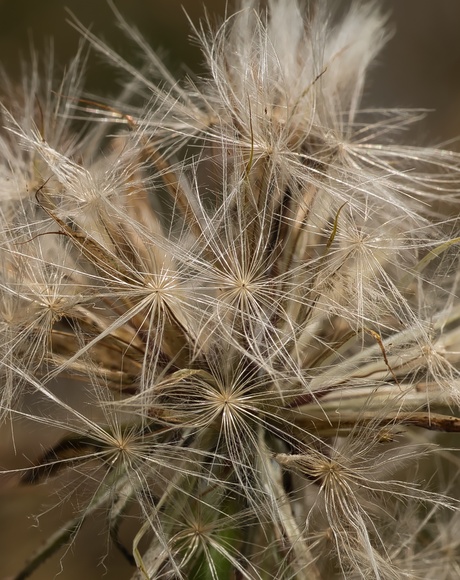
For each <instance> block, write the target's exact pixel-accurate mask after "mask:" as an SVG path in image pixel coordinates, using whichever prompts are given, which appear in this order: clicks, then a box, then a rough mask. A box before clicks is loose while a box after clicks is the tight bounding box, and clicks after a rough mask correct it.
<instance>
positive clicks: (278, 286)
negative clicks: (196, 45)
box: [0, 0, 460, 580]
mask: <svg viewBox="0 0 460 580" xmlns="http://www.w3.org/2000/svg"><path fill="white" fill-rule="evenodd" d="M113 10H114V13H115V15H116V17H117V18H118V19H119V23H120V24H121V26H122V28H123V29H124V30H125V32H126V33H127V34H128V35H129V36H130V37H131V38H132V40H133V41H135V42H136V43H137V44H138V46H139V47H140V48H141V49H142V50H143V52H144V54H145V66H144V67H142V68H140V69H139V68H135V67H133V66H132V65H131V64H129V63H128V62H127V61H125V60H124V59H123V58H122V57H121V56H119V55H118V54H116V53H115V52H114V51H112V50H111V49H110V48H109V47H108V46H107V45H105V44H103V43H102V42H101V41H99V40H98V39H97V38H96V37H94V36H93V35H92V33H91V32H89V31H88V30H86V29H84V28H83V27H82V26H81V25H80V24H79V23H78V22H76V23H75V26H76V27H77V28H79V29H80V30H81V31H82V34H83V35H84V36H85V37H86V38H87V39H88V40H89V42H90V43H91V45H92V47H93V49H95V50H96V51H99V52H101V53H102V54H104V55H105V56H106V57H107V58H108V59H109V60H110V61H111V62H112V63H113V64H114V66H116V67H117V68H118V69H121V70H122V71H124V72H125V73H127V74H128V75H130V76H131V79H130V81H129V82H127V83H126V87H125V89H124V91H123V93H122V94H121V95H120V97H119V99H117V100H116V101H115V102H107V103H105V104H104V103H103V101H101V102H96V101H94V99H93V100H91V101H90V100H89V99H87V98H84V97H83V96H82V94H81V88H80V87H81V82H80V80H81V68H80V65H79V63H80V61H81V56H79V57H78V58H77V59H76V60H75V62H74V63H72V65H71V66H70V67H69V69H68V71H67V73H66V75H65V76H64V78H63V80H62V81H60V83H59V82H58V83H57V85H54V84H53V81H52V78H53V75H52V73H51V72H49V73H48V76H45V77H43V78H44V80H43V79H42V78H40V77H39V73H38V72H37V71H38V69H37V67H36V66H35V65H34V68H33V71H34V72H33V75H32V79H33V81H32V82H31V84H30V86H27V85H26V86H25V87H24V95H22V99H21V102H20V104H19V105H18V103H16V102H13V103H12V102H11V101H12V99H13V97H12V95H7V96H6V97H5V99H4V106H3V109H2V121H3V123H2V124H3V126H4V129H3V130H2V133H1V134H0V150H1V153H2V155H1V160H0V179H1V180H2V184H3V187H2V194H1V195H2V197H1V199H0V219H1V221H2V227H1V234H0V236H1V247H0V248H1V249H0V251H1V253H2V256H1V261H0V263H1V264H2V266H1V276H2V281H1V303H0V316H1V321H0V324H1V326H2V334H1V343H0V353H1V363H2V392H1V405H2V407H1V415H2V417H3V418H4V419H5V420H6V419H14V418H16V417H18V418H22V419H23V420H27V421H32V422H36V423H38V424H43V425H45V426H47V427H49V428H50V429H51V430H54V431H56V430H57V431H58V432H59V433H60V435H59V437H58V440H57V441H56V442H55V443H54V444H51V445H46V446H45V448H44V449H43V452H42V454H41V456H40V457H38V458H37V460H36V461H35V462H34V463H33V465H32V466H31V465H30V464H29V465H25V466H24V467H23V468H20V469H17V470H15V473H17V474H18V479H19V481H20V482H21V483H22V485H32V484H39V483H41V482H43V481H45V480H47V479H50V478H51V477H53V478H57V479H59V478H61V479H62V480H63V484H64V486H65V491H66V493H65V494H64V497H67V498H69V496H71V495H72V494H73V492H71V491H70V490H71V488H72V487H73V488H75V493H77V492H78V493H80V492H81V493H83V495H82V496H80V495H79V496H78V498H79V499H78V510H77V511H76V512H75V513H74V515H73V517H72V519H71V521H70V522H65V523H64V524H63V526H62V528H61V529H60V530H59V531H58V532H56V534H54V535H53V536H52V538H50V539H49V541H48V542H47V543H46V544H45V546H44V547H43V548H42V549H41V550H40V552H39V553H38V554H37V555H36V556H34V557H33V558H32V560H31V561H30V562H29V564H28V565H27V567H26V568H24V570H23V571H22V572H20V573H19V574H18V576H16V578H18V579H19V578H21V579H24V578H26V577H28V576H29V575H30V574H31V573H32V572H33V571H34V570H35V569H36V567H37V566H38V565H39V564H40V563H41V562H42V561H43V560H44V559H45V558H46V557H48V555H49V554H51V553H52V552H54V551H55V550H57V549H58V548H60V547H61V546H62V545H63V544H65V543H66V542H68V541H69V540H72V539H73V537H74V535H75V534H76V532H77V531H79V530H80V529H81V528H82V527H84V524H85V520H87V519H88V518H89V517H90V516H91V515H92V514H94V513H95V512H97V511H98V510H100V509H102V508H104V509H105V510H106V513H107V516H108V517H107V527H108V530H109V533H110V538H111V542H113V544H114V545H115V546H116V547H117V548H119V549H120V550H121V551H122V553H123V554H124V555H125V556H126V558H127V559H128V561H129V562H131V563H132V564H133V565H135V566H136V567H137V571H136V572H134V575H133V579H134V578H136V579H153V578H155V579H163V578H164V579H167V578H168V579H172V578H184V579H185V578H187V579H195V580H198V579H205V578H212V579H213V580H222V579H225V578H229V579H230V578H245V579H247V580H249V579H256V578H257V579H269V578H274V579H279V580H281V579H283V580H284V579H291V578H292V579H294V578H295V579H309V580H320V579H330V578H350V579H352V578H366V579H369V578H375V579H399V578H422V577H423V578H436V579H439V578H445V579H448V578H454V577H457V575H458V569H459V568H458V567H459V552H458V542H456V541H454V540H452V537H453V536H454V534H453V532H454V531H455V529H457V528H458V517H459V508H460V504H459V498H458V497H457V496H456V493H455V488H454V486H453V485H452V481H453V478H454V477H455V476H456V470H457V469H458V458H457V457H456V455H455V453H454V451H452V450H445V449H443V448H442V447H441V446H439V447H438V446H436V439H434V438H433V435H432V432H433V431H445V432H458V431H460V409H459V403H460V372H459V367H458V359H459V352H460V331H459V328H460V326H459V320H460V302H459V300H458V274H457V271H458V264H457V262H458V251H457V250H456V249H455V247H456V244H457V243H458V241H459V238H457V237H455V235H454V234H453V233H452V232H454V230H455V228H456V222H455V220H450V221H449V220H448V219H447V218H444V217H443V216H442V214H440V213H439V212H438V211H437V210H436V208H438V207H439V200H440V199H442V200H444V199H447V200H449V201H450V202H451V203H456V202H457V201H458V196H459V192H460V157H459V156H458V155H457V154H454V153H451V152H448V151H443V150H440V149H430V148H419V147H415V146H404V145H397V144H394V143H393V142H392V141H390V140H389V139H388V138H387V134H388V133H389V132H390V131H393V130H394V129H397V128H398V126H403V125H405V124H406V123H407V122H408V121H409V119H410V115H409V113H407V112H404V111H381V112H379V111H365V110H361V109H360V97H361V93H362V89H363V84H364V80H365V74H366V70H367V68H368V66H369V64H370V63H371V62H372V60H373V59H374V57H375V56H376V54H377V53H378V51H379V50H380V48H381V47H382V45H383V44H384V43H385V41H386V40H387V37H388V34H387V32H386V30H385V26H384V24H385V17H384V16H382V14H381V12H380V10H379V8H378V6H376V4H375V3H373V2H370V3H367V4H366V3H353V4H352V6H351V8H350V9H349V11H348V12H347V13H346V14H345V15H344V16H343V17H341V18H340V19H339V18H338V17H334V16H333V15H331V14H330V8H329V7H327V6H326V3H323V2H321V3H320V2H316V3H314V2H311V3H309V4H308V6H307V5H305V4H304V3H302V2H301V1H300V0H283V1H282V0H269V1H268V3H267V6H266V7H261V6H259V3H258V2H257V1H256V0H242V2H241V9H240V10H239V11H238V12H236V13H235V14H234V15H232V16H229V17H228V18H227V19H226V20H225V22H223V24H222V25H221V26H220V27H219V28H217V30H214V29H213V28H212V27H207V26H204V25H203V26H202V27H200V28H197V29H195V34H196V36H197V38H198V39H199V41H200V43H201V46H202V49H203V54H204V56H205V59H206V63H207V66H208V74H207V75H206V76H205V77H204V78H202V79H194V80H192V79H185V80H184V81H183V82H178V81H177V80H176V79H175V78H173V77H172V75H171V74H170V73H169V72H168V70H167V69H166V68H165V66H164V65H163V63H162V62H161V61H160V60H159V58H158V57H157V55H156V54H155V53H154V52H153V51H152V49H151V48H150V47H149V46H147V45H146V43H145V41H144V40H143V38H142V37H141V36H140V34H139V33H138V32H137V30H135V29H134V28H131V27H130V26H129V25H128V24H126V23H125V22H124V21H123V18H122V17H121V15H120V14H119V13H118V12H117V10H116V9H115V7H113ZM42 85H43V86H42ZM140 101H143V104H142V105H139V102H140ZM82 117H83V120H84V125H83V126H82V125H81V122H82ZM77 121H78V123H79V124H78V123H77ZM97 121H102V122H97ZM75 393H78V396H77V397H76V396H75ZM26 394H27V397H29V398H30V397H32V398H33V400H34V407H33V410H30V408H29V407H27V406H26V405H25V403H24V397H25V396H26ZM454 443H455V441H453V442H451V443H450V444H449V445H451V446H454ZM13 471H14V470H13ZM72 497H73V495H72ZM130 515H137V516H138V517H139V518H140V519H139V523H138V526H137V532H136V533H135V535H134V536H133V538H132V543H131V545H126V543H123V542H122V541H121V540H120V538H119V536H118V529H119V526H120V523H121V521H122V520H123V519H124V518H125V517H129V516H130ZM404 519H406V520H407V525H406V526H402V525H401V521H402V520H404ZM440 528H441V529H442V532H443V533H442V534H440V533H439V529H440ZM64 566H65V561H64Z"/></svg>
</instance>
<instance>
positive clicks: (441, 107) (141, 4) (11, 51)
mask: <svg viewBox="0 0 460 580" xmlns="http://www.w3.org/2000/svg"><path fill="white" fill-rule="evenodd" d="M333 1H335V2H337V3H338V2H340V5H341V6H342V5H345V6H346V5H348V4H349V3H350V2H349V0H333ZM205 3H206V2H205ZM225 3H226V2H225V0H208V1H207V6H208V10H209V12H210V13H211V14H212V13H214V14H218V15H219V14H220V15H222V14H223V13H224V10H225ZM202 4H203V3H202V1H201V0H117V1H116V5H117V6H118V8H119V9H120V10H121V11H122V12H123V14H124V15H125V16H126V18H127V20H128V21H129V22H131V23H134V24H135V25H136V26H137V27H138V28H139V29H140V30H141V32H142V33H143V34H144V35H145V36H146V37H147V38H148V39H149V40H150V41H151V43H152V45H153V46H154V47H157V48H158V47H161V48H163V49H165V53H166V54H167V60H168V63H169V65H170V66H171V68H172V69H173V70H174V71H176V72H178V73H180V71H181V69H182V66H181V63H185V65H186V66H187V67H188V68H190V69H192V70H196V71H199V70H200V62H201V57H200V51H199V49H198V47H196V46H195V45H193V46H192V47H191V46H190V45H189V43H188V39H189V25H188V22H187V18H186V17H185V15H184V11H183V10H182V8H181V6H183V7H184V9H185V11H186V12H187V13H188V14H189V15H190V17H191V18H192V20H193V21H195V22H196V21H197V20H198V18H199V17H200V16H202V15H203V6H202ZM382 6H383V8H384V10H386V11H388V12H389V13H390V26H391V27H392V28H393V29H394V31H395V34H394V37H393V39H392V40H391V41H390V42H389V44H388V45H387V47H386V48H385V50H384V52H383V53H382V54H381V56H380V59H379V61H378V63H377V66H376V67H374V69H373V71H372V74H371V81H372V82H371V83H370V85H369V86H368V89H367V91H366V95H365V104H366V105H368V106H385V107H399V106H401V107H417V108H426V109H432V110H433V111H434V112H433V113H430V114H429V115H428V117H427V118H426V119H425V120H424V121H422V122H421V123H420V124H418V125H417V126H416V127H414V128H413V129H412V130H411V133H410V134H409V135H408V136H407V140H412V141H413V142H414V143H417V144H426V143H441V142H450V143H449V146H450V147H453V148H454V149H456V150H460V144H459V142H458V141H456V139H457V137H458V136H460V34H459V31H460V2H455V1H454V0H436V1H434V0H382ZM66 8H68V9H69V10H70V11H71V12H72V13H74V14H75V15H76V16H77V18H78V19H79V20H81V22H82V23H83V24H85V25H88V26H89V25H91V27H92V31H93V32H95V33H96V34H98V35H100V36H101V37H102V38H104V39H106V40H107V41H108V42H109V43H110V44H111V45H112V46H113V47H114V48H116V49H117V50H119V51H120V52H122V53H123V54H125V55H128V54H134V55H135V50H130V48H131V49H132V48H133V47H130V45H129V43H126V41H125V40H124V39H123V38H121V35H120V33H119V31H118V29H117V28H116V26H114V16H113V14H112V12H111V10H110V8H109V6H108V4H107V3H106V2H105V1H104V0H92V1H89V0H0V61H1V62H2V63H3V65H4V66H5V68H6V69H7V71H8V72H9V74H10V75H11V76H13V77H16V78H18V80H19V78H20V67H19V63H20V60H21V57H23V58H27V57H28V54H30V45H31V42H32V41H33V44H34V46H36V47H37V48H38V49H41V48H42V47H44V46H46V41H47V39H49V38H50V37H53V38H54V46H55V54H56V60H57V61H58V62H59V63H62V65H64V64H65V62H66V61H67V60H68V59H69V58H71V57H72V55H73V54H74V52H75V50H76V47H77V44H78V39H79V36H78V33H77V32H76V31H75V30H74V29H73V28H72V27H71V26H70V25H69V24H68V23H66V20H67V19H68V18H69V14H68V12H67V11H66ZM87 80H88V88H89V90H90V91H91V92H96V93H99V94H103V95H106V94H108V93H109V94H110V93H111V92H114V91H116V86H117V85H116V80H117V79H116V76H115V75H114V74H113V70H112V69H110V68H108V67H105V66H102V65H101V62H100V59H99V58H97V59H93V61H91V63H90V66H89V70H88V75H87ZM44 435H45V434H44V433H43V436H44ZM24 436H25V438H26V439H27V437H28V436H29V437H31V439H33V441H34V443H35V446H37V445H39V443H40V435H39V431H37V430H36V429H34V431H33V432H31V433H29V434H27V433H25V434H24ZM9 439H10V437H9V436H8V434H6V435H5V436H4V439H3V445H0V464H1V467H14V466H18V465H20V464H23V458H22V457H21V456H19V457H18V458H16V459H13V458H12V457H11V455H7V454H6V451H5V449H6V448H7V447H10V446H9V445H8V444H7V442H8V440H9ZM18 443H19V444H18V449H20V448H21V447H22V448H23V446H21V445H20V443H21V442H20V441H19V442H18ZM2 448H3V453H2ZM22 452H23V451H22V450H21V449H20V451H19V453H20V454H21V453H22ZM52 487H53V486H52V484H51V485H49V486H40V487H38V488H35V489H20V490H14V489H4V490H3V491H2V492H1V493H0V579H3V578H4V577H7V576H8V575H11V574H13V573H14V571H17V570H18V569H19V568H20V566H21V564H22V563H23V562H24V559H25V558H27V556H28V555H29V554H30V553H31V551H33V549H34V547H37V546H38V545H39V544H40V542H42V541H43V540H44V539H45V538H46V537H47V534H49V533H50V530H54V529H55V526H56V525H57V522H59V521H61V522H62V521H64V520H63V518H64V517H65V513H64V512H67V513H69V510H68V508H66V509H64V508H63V509H62V510H61V508H60V507H58V508H57V509H55V510H53V513H51V514H49V515H45V516H44V517H43V518H42V519H41V520H40V524H39V526H38V527H33V525H34V524H35V523H36V522H34V520H32V519H30V518H29V515H30V513H37V510H39V506H40V505H41V503H43V504H44V505H45V506H46V505H47V504H46V502H47V500H48V501H49V500H50V498H49V495H50V493H51V492H52ZM57 499H58V498H55V497H54V498H52V500H51V501H52V502H53V503H56V501H57ZM43 509H46V507H45V508H43ZM101 516H103V514H102V513H101ZM96 519H97V518H96ZM96 519H95V521H93V522H90V525H89V526H88V529H87V530H86V531H85V532H84V533H83V534H81V537H80V539H79V540H78V541H77V543H76V545H75V546H73V547H72V548H71V550H70V551H69V552H68V554H67V555H66V557H65V560H64V565H65V567H64V571H63V572H62V573H61V575H60V576H59V578H61V579H62V580H77V579H80V578H85V580H96V579H99V578H103V577H105V578H108V579H110V580H115V579H117V578H120V579H127V578H129V577H130V574H131V570H132V569H131V568H130V567H129V566H128V565H127V564H126V563H125V561H124V560H123V558H122V557H121V556H120V555H119V554H118V553H117V552H116V550H114V549H113V548H111V549H109V556H108V558H107V559H106V561H105V563H106V564H107V566H108V572H107V573H106V570H105V568H104V566H103V565H99V566H98V564H100V563H101V561H102V560H103V559H104V555H105V554H106V550H107V544H108V542H107V536H106V534H105V532H103V531H102V526H100V525H99V524H98V522H97V521H96ZM101 519H102V517H101ZM62 555H63V551H61V552H60V553H59V555H57V556H54V557H53V558H52V559H50V560H49V561H48V562H47V563H46V564H45V565H44V566H43V567H42V568H41V569H40V570H39V571H38V572H37V573H35V574H34V575H33V576H32V579H33V580H49V579H50V578H53V577H54V576H55V575H56V574H57V573H59V571H60V564H59V559H60V557H61V556H62ZM105 574H106V575H105ZM104 575H105V576H104Z"/></svg>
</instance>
